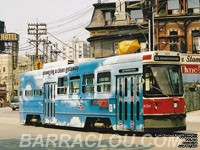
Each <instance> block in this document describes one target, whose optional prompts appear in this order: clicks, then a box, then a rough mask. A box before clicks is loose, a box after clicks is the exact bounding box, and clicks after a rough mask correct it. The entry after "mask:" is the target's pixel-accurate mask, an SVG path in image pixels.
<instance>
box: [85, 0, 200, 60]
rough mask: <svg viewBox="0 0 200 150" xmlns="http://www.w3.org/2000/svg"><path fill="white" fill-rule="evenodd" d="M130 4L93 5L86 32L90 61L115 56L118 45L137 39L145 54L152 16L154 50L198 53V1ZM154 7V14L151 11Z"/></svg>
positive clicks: (137, 1) (132, 1)
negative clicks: (93, 58) (151, 16)
mask: <svg viewBox="0 0 200 150" xmlns="http://www.w3.org/2000/svg"><path fill="white" fill-rule="evenodd" d="M150 2H151V0H145V1H143V0H129V1H124V0H121V1H117V2H116V3H100V2H99V3H97V4H94V5H93V6H94V12H93V15H92V18H91V22H90V24H89V25H88V26H87V27H86V29H87V30H88V31H89V32H90V38H88V41H89V42H90V46H91V48H90V57H95V58H99V57H108V56H113V55H117V44H118V43H119V42H121V41H123V40H134V39H138V40H139V42H140V46H141V49H140V51H148V37H149V35H148V33H149V29H148V24H149V22H148V18H149V16H150V15H151V14H152V12H153V14H154V37H153V39H154V40H153V42H154V45H155V50H168V51H179V52H183V53H200V1H199V0H155V1H154V3H153V4H151V3H150ZM152 6H153V11H152V10H150V8H152Z"/></svg>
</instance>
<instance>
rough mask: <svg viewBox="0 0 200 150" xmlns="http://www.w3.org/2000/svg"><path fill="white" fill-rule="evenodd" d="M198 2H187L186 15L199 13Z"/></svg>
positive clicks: (199, 4) (199, 6) (194, 0)
mask: <svg viewBox="0 0 200 150" xmlns="http://www.w3.org/2000/svg"><path fill="white" fill-rule="evenodd" d="M199 12H200V2H199V0H188V13H199Z"/></svg>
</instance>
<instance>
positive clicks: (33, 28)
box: [28, 23, 47, 58]
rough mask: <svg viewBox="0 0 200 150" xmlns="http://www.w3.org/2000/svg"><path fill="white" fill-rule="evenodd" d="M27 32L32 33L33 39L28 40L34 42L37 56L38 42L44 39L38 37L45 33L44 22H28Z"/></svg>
mask: <svg viewBox="0 0 200 150" xmlns="http://www.w3.org/2000/svg"><path fill="white" fill-rule="evenodd" d="M28 34H29V35H34V36H35V40H29V41H30V42H31V43H32V42H33V43H35V47H36V58H38V49H39V44H40V43H41V42H43V41H44V40H41V39H39V38H40V36H41V35H47V25H46V24H45V23H29V24H28Z"/></svg>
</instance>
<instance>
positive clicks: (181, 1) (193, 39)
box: [155, 0, 200, 54]
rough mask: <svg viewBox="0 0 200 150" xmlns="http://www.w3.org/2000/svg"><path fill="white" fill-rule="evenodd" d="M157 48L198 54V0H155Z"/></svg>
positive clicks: (199, 32)
mask: <svg viewBox="0 0 200 150" xmlns="http://www.w3.org/2000/svg"><path fill="white" fill-rule="evenodd" d="M155 6H156V7H155V26H156V27H155V29H156V30H155V37H156V41H155V42H156V47H157V49H158V50H164V49H165V50H171V51H179V52H183V53H199V54H200V0H173V1H172V0H155Z"/></svg>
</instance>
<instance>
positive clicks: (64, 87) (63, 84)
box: [57, 77, 68, 95]
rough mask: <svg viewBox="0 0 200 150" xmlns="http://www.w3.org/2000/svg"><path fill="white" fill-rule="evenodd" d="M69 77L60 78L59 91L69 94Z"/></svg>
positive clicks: (59, 92)
mask: <svg viewBox="0 0 200 150" xmlns="http://www.w3.org/2000/svg"><path fill="white" fill-rule="evenodd" d="M67 85H68V84H67V77H62V78H58V88H57V93H58V95H60V94H67Z"/></svg>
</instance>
